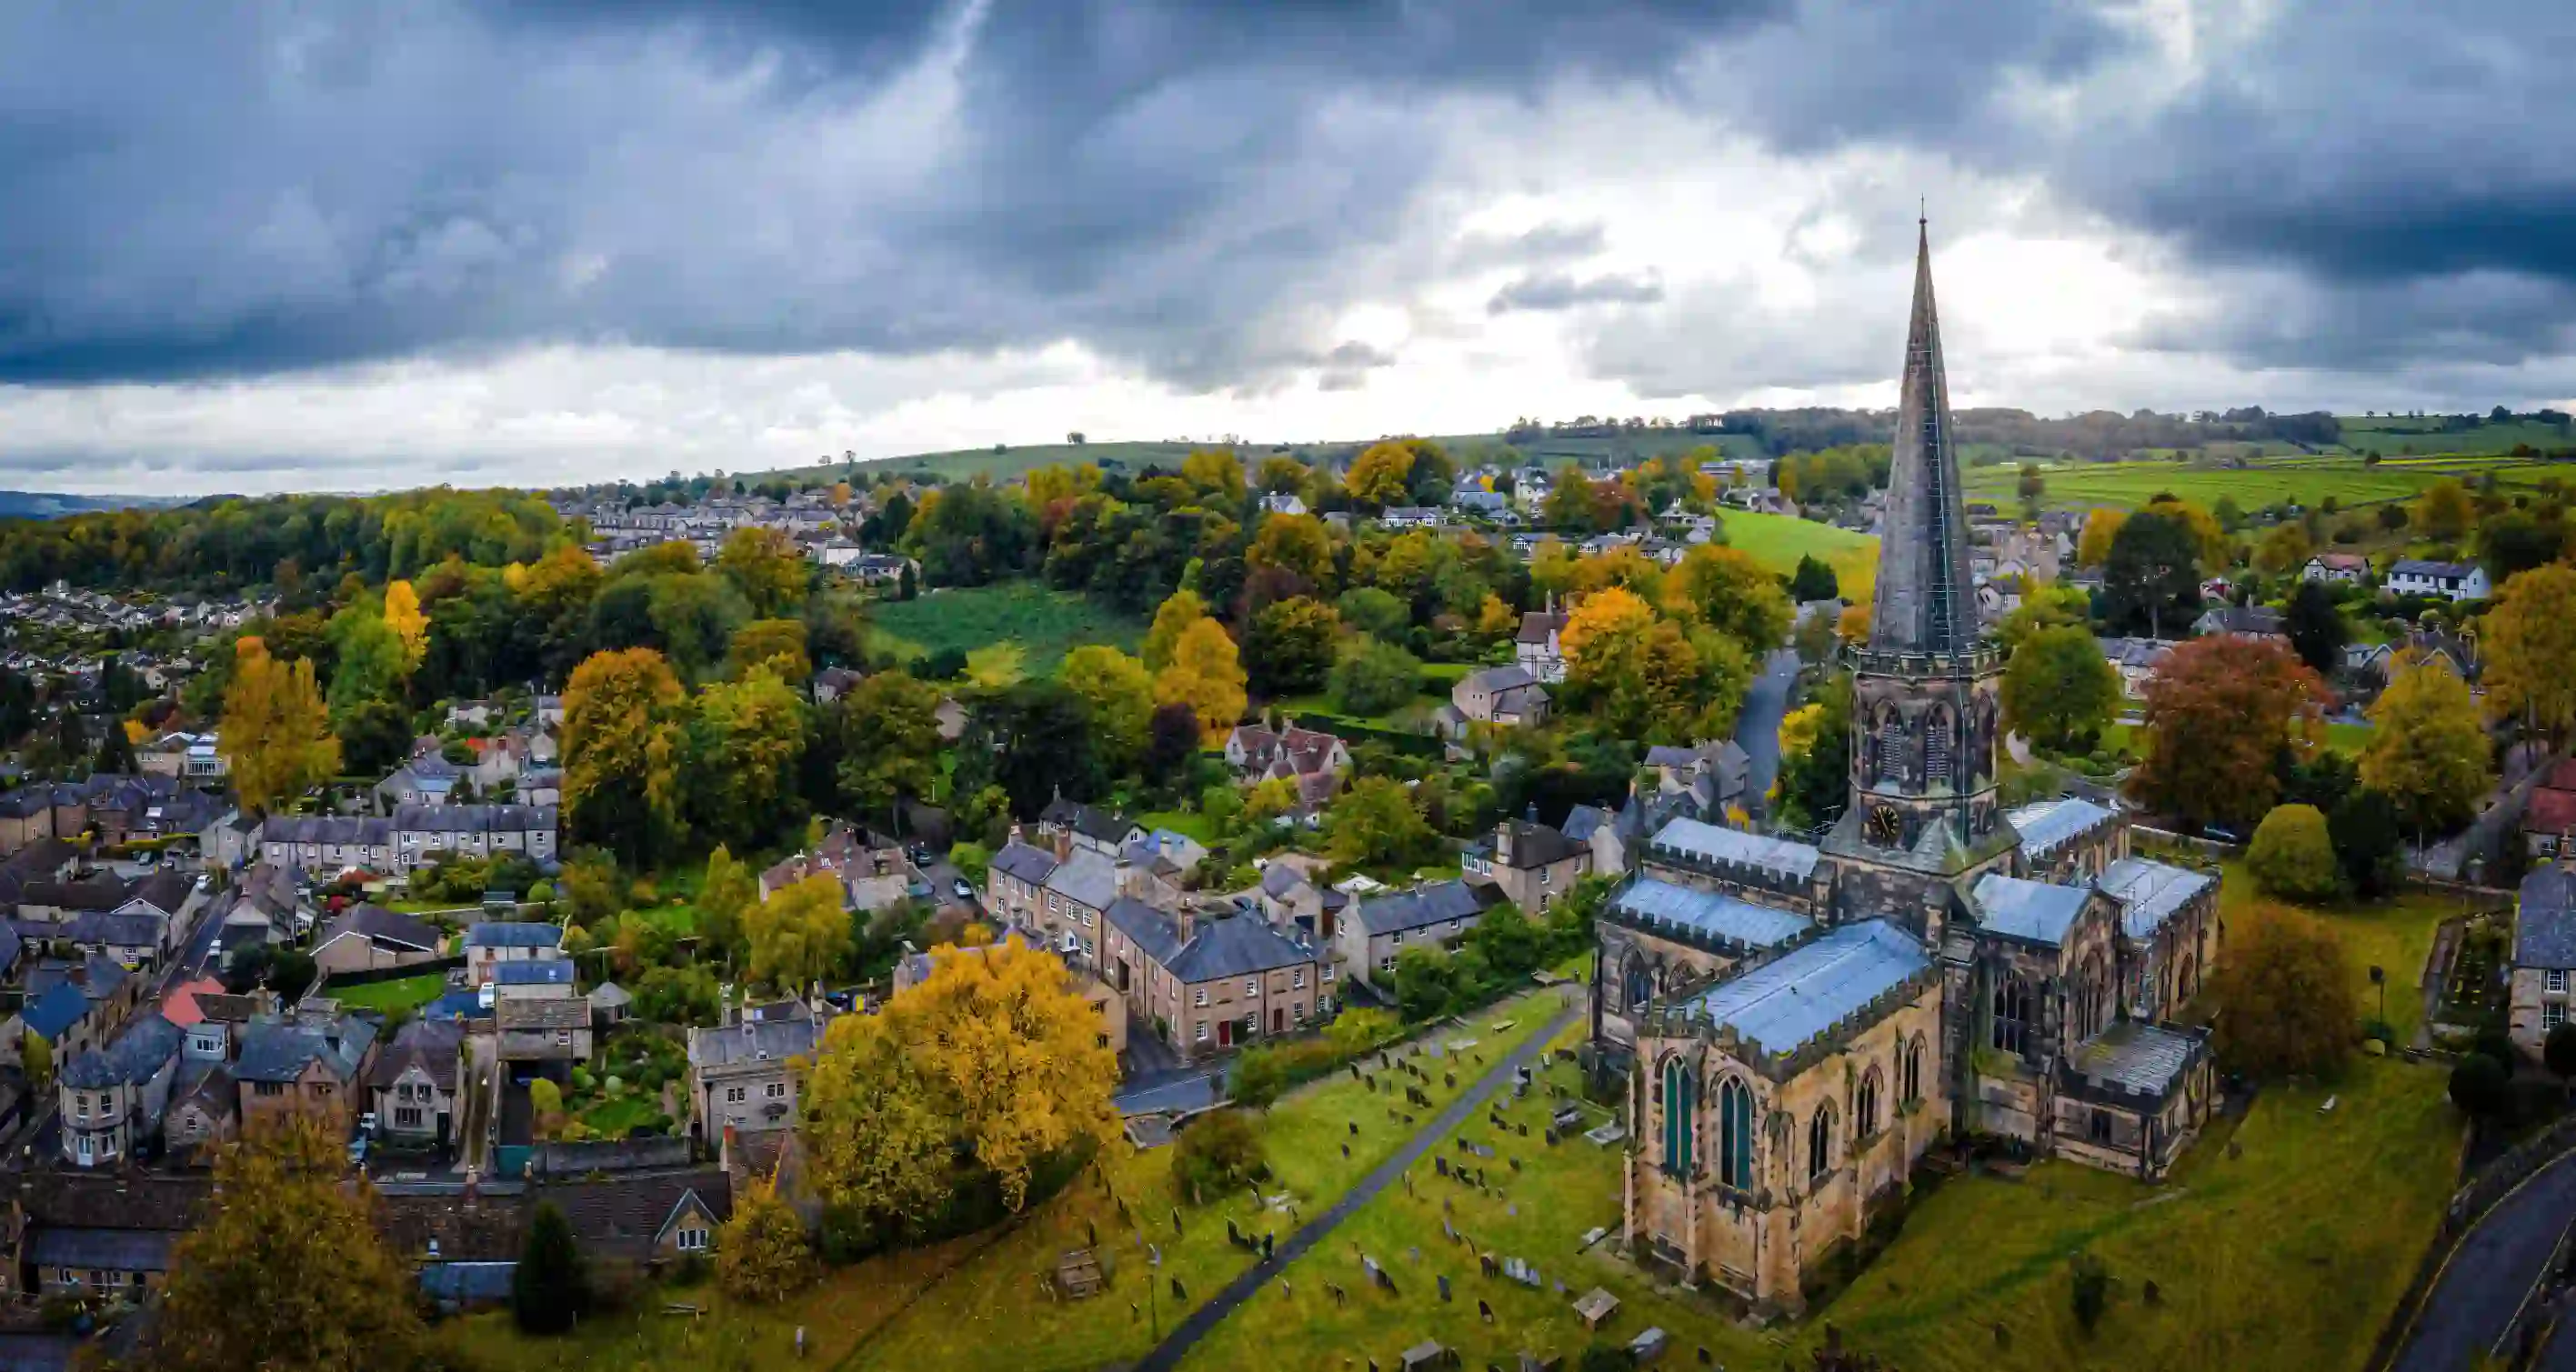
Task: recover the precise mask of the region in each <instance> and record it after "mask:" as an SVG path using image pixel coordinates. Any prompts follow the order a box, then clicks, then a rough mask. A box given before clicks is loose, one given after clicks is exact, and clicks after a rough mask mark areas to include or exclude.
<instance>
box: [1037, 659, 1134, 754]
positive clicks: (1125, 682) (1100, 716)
mask: <svg viewBox="0 0 2576 1372" xmlns="http://www.w3.org/2000/svg"><path fill="white" fill-rule="evenodd" d="M1057 675H1058V676H1059V677H1061V678H1062V679H1063V681H1064V684H1065V686H1066V687H1067V688H1068V689H1070V690H1071V691H1072V692H1073V693H1074V694H1075V695H1077V696H1080V697H1081V698H1082V711H1083V715H1084V717H1085V718H1087V719H1088V720H1089V721H1090V722H1091V728H1092V734H1093V737H1094V738H1095V739H1096V740H1097V741H1098V743H1099V744H1100V745H1101V747H1102V750H1103V752H1104V753H1105V754H1106V755H1107V756H1108V758H1109V760H1110V762H1111V763H1112V764H1113V765H1115V766H1119V767H1124V766H1125V765H1126V764H1127V763H1128V762H1129V761H1130V760H1132V759H1134V758H1135V757H1136V755H1137V754H1139V753H1142V752H1143V751H1144V750H1145V731H1146V728H1147V727H1148V726H1149V725H1150V724H1151V723H1152V722H1153V718H1154V706H1155V704H1156V703H1157V702H1156V701H1155V699H1154V678H1153V676H1152V674H1150V673H1148V672H1147V671H1146V670H1145V664H1144V663H1142V662H1139V661H1137V660H1136V659H1134V658H1132V657H1129V656H1128V655H1126V654H1125V653H1122V652H1120V651H1118V650H1117V649H1115V648H1112V647H1109V646H1107V645H1106V644H1099V643H1091V644H1085V645H1083V646H1082V647H1079V648H1076V649H1074V650H1073V651H1071V652H1069V653H1066V654H1065V655H1064V665H1063V666H1062V667H1061V668H1059V669H1058V670H1057Z"/></svg>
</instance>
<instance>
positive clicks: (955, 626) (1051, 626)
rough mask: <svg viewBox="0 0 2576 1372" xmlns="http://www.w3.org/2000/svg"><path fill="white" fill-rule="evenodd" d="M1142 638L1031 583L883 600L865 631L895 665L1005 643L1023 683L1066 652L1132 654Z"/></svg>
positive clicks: (1130, 621) (1064, 594)
mask: <svg viewBox="0 0 2576 1372" xmlns="http://www.w3.org/2000/svg"><path fill="white" fill-rule="evenodd" d="M1144 636H1145V625H1144V623H1143V621H1141V620H1138V619H1136V618H1134V617H1132V616H1129V615H1123V614H1120V613H1118V612H1117V611H1115V610H1112V609H1108V608H1107V607H1105V606H1102V605H1100V604H1098V603H1096V602H1094V601H1092V600H1089V599H1087V598H1085V597H1083V596H1080V595H1076V594H1074V593H1072V592H1070V591H1058V590H1052V589H1050V588H1048V587H1046V586H1042V585H1040V584H1038V583H1037V582H1034V581H1007V582H1003V583H1000V584H998V585H993V586H960V587H953V588H949V589H946V590H936V591H927V592H924V593H923V594H922V595H920V596H919V597H918V598H916V599H912V600H888V601H883V602H881V603H879V604H878V605H877V606H876V607H875V613H874V615H873V616H872V618H871V620H870V622H869V625H868V646H869V647H870V648H872V649H874V650H876V651H879V652H886V653H892V654H894V655H895V656H897V657H903V658H910V657H916V656H928V655H930V654H932V653H936V652H938V651H940V650H941V649H943V648H955V649H957V650H958V651H960V652H965V653H972V652H974V651H976V650H977V649H981V648H990V647H992V646H994V645H997V644H1010V645H1013V646H1015V647H1017V648H1018V649H1019V650H1020V653H1021V663H1020V665H1021V670H1023V671H1024V672H1026V673H1027V674H1028V675H1030V676H1045V675H1047V674H1049V673H1052V672H1053V671H1054V670H1055V669H1056V665H1057V664H1058V663H1060V662H1062V661H1063V660H1064V655H1065V653H1066V652H1068V651H1070V650H1071V649H1074V648H1078V647H1080V646H1082V645H1083V644H1086V643H1106V644H1109V645H1111V646H1113V647H1116V648H1120V649H1124V650H1126V651H1128V652H1134V651H1135V650H1136V645H1137V644H1138V643H1139V642H1140V641H1142V640H1143V638H1144Z"/></svg>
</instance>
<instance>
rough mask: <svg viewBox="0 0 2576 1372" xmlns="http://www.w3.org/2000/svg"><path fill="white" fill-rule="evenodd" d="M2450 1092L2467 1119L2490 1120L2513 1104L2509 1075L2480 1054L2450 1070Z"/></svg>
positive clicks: (2470, 1057)
mask: <svg viewBox="0 0 2576 1372" xmlns="http://www.w3.org/2000/svg"><path fill="white" fill-rule="evenodd" d="M2560 1027H2561V1028H2564V1027H2565V1026H2564V1025H2562V1026H2560ZM2450 1093H2451V1103H2452V1104H2453V1105H2456V1106H2458V1107H2460V1113H2462V1114H2464V1115H2467V1116H2468V1117H2469V1118H2471V1119H2480V1120H2483V1119H2493V1118H2495V1117H2497V1116H2499V1115H2502V1114H2503V1113H2504V1112H2505V1110H2506V1109H2507V1108H2508V1107H2510V1106H2511V1105H2512V1104H2513V1075H2512V1073H2511V1072H2510V1071H2509V1070H2507V1068H2506V1067H2505V1065H2504V1064H2503V1063H2501V1062H2498V1061H2496V1060H2495V1059H2494V1058H2492V1057H2489V1056H2487V1055H2486V1054H2484V1053H2469V1054H2465V1055H2463V1056H2462V1057H2461V1058H2460V1060H2459V1061H2458V1062H2457V1063H2455V1064H2453V1065H2452V1067H2451V1083H2450Z"/></svg>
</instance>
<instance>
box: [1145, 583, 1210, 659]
mask: <svg viewBox="0 0 2576 1372" xmlns="http://www.w3.org/2000/svg"><path fill="white" fill-rule="evenodd" d="M1205 618H1207V602H1206V601H1204V600H1201V599H1199V593H1198V592H1196V591H1193V590H1191V589H1189V588H1188V587H1186V586H1184V587H1182V588H1181V589H1180V590H1177V591H1174V592H1172V593H1171V595H1170V596H1168V597H1166V598H1165V599H1164V601H1163V603H1162V604H1161V605H1159V606H1156V607H1155V609H1154V623H1153V627H1151V628H1149V629H1147V630H1146V631H1145V648H1144V658H1145V670H1146V671H1149V672H1159V671H1161V670H1163V669H1164V668H1166V667H1169V666H1171V665H1172V650H1173V649H1174V648H1176V647H1178V646H1179V645H1180V641H1181V635H1183V634H1185V633H1188V632H1189V628H1190V626H1191V625H1193V624H1196V623H1198V622H1199V621H1200V620H1202V619H1205Z"/></svg>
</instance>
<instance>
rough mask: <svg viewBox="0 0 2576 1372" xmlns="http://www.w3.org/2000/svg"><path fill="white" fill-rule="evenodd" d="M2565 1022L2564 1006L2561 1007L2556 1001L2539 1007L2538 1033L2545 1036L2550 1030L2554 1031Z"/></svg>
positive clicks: (2565, 1008)
mask: <svg viewBox="0 0 2576 1372" xmlns="http://www.w3.org/2000/svg"><path fill="white" fill-rule="evenodd" d="M2566 1022H2567V1007H2566V1006H2564V1005H2561V1004H2559V1003H2558V1002H2556V1001H2551V1002H2549V1003H2548V1004H2546V1005H2543V1006H2541V1007H2540V1032H2542V1033H2544V1034H2546V1033H2548V1032H2549V1031H2550V1030H2552V1029H2555V1028H2557V1027H2558V1026H2559V1025H2562V1024H2565V1023H2566Z"/></svg>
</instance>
